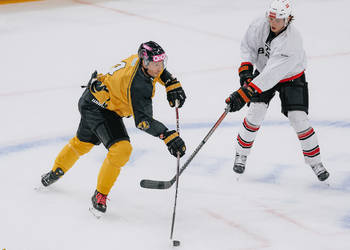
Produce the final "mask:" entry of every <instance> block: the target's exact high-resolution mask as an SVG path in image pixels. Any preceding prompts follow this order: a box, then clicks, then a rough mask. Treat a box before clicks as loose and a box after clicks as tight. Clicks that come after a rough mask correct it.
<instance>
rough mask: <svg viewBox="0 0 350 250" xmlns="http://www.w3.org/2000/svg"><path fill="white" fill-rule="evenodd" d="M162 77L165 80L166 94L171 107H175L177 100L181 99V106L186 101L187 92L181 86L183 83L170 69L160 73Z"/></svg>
mask: <svg viewBox="0 0 350 250" xmlns="http://www.w3.org/2000/svg"><path fill="white" fill-rule="evenodd" d="M160 79H161V80H162V81H163V82H164V84H165V88H166V95H167V99H168V102H169V105H170V107H175V103H176V100H178V101H179V108H181V107H182V105H184V103H185V99H186V94H185V91H184V90H183V89H182V87H181V83H180V82H179V81H178V80H177V79H176V78H174V77H173V76H172V75H171V74H170V73H169V71H167V70H166V69H164V71H163V73H162V74H161V75H160Z"/></svg>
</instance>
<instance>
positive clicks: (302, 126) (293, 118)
mask: <svg viewBox="0 0 350 250" xmlns="http://www.w3.org/2000/svg"><path fill="white" fill-rule="evenodd" d="M288 119H289V121H290V124H291V126H292V127H293V128H294V130H295V132H296V133H297V136H298V138H299V141H300V144H301V148H302V150H303V155H304V159H305V162H306V164H309V165H315V164H317V163H320V162H321V155H320V147H319V145H318V139H317V136H316V134H315V131H314V129H313V128H312V127H311V125H310V121H309V119H308V117H307V114H306V113H305V112H304V111H289V112H288Z"/></svg>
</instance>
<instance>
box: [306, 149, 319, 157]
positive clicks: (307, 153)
mask: <svg viewBox="0 0 350 250" xmlns="http://www.w3.org/2000/svg"><path fill="white" fill-rule="evenodd" d="M319 153H320V148H319V147H317V148H315V149H314V150H312V151H310V152H303V154H304V155H305V156H310V157H312V156H315V155H317V154H319Z"/></svg>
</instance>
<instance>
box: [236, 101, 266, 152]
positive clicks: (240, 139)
mask: <svg viewBox="0 0 350 250" xmlns="http://www.w3.org/2000/svg"><path fill="white" fill-rule="evenodd" d="M267 107H268V105H267V104H265V103H260V102H259V103H255V102H254V103H251V104H250V107H249V110H248V113H247V116H246V117H245V118H244V120H243V123H242V126H241V129H240V131H239V133H238V136H237V141H236V144H235V146H236V152H237V153H238V154H240V155H246V156H247V155H249V153H250V150H251V148H252V146H253V143H254V140H255V137H256V135H257V132H258V130H259V128H260V125H261V123H262V122H263V120H264V118H265V114H266V111H267Z"/></svg>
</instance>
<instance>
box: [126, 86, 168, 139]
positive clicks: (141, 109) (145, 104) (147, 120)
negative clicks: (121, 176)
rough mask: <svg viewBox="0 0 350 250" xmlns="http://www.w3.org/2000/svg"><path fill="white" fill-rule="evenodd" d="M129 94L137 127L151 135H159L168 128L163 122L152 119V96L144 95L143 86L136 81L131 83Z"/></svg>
mask: <svg viewBox="0 0 350 250" xmlns="http://www.w3.org/2000/svg"><path fill="white" fill-rule="evenodd" d="M130 96H131V104H132V108H133V114H134V120H135V126H136V127H137V128H139V129H141V130H143V131H145V132H146V133H148V134H150V135H153V136H159V135H160V134H163V133H164V132H165V131H166V130H168V128H167V127H166V126H165V125H164V124H163V123H161V122H159V121H157V120H155V119H153V107H152V98H151V96H147V95H145V89H144V87H143V86H141V85H138V84H137V82H134V83H132V85H131V87H130Z"/></svg>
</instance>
